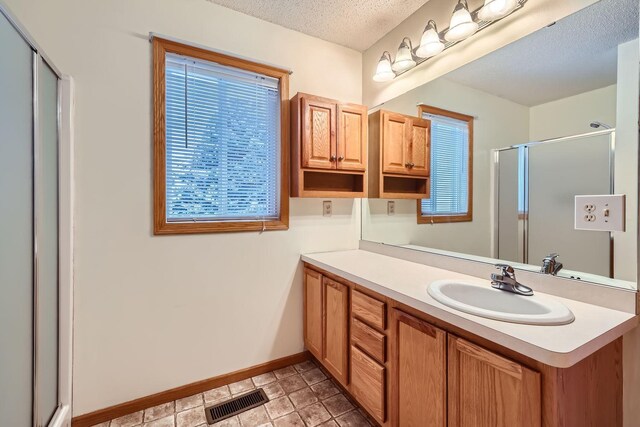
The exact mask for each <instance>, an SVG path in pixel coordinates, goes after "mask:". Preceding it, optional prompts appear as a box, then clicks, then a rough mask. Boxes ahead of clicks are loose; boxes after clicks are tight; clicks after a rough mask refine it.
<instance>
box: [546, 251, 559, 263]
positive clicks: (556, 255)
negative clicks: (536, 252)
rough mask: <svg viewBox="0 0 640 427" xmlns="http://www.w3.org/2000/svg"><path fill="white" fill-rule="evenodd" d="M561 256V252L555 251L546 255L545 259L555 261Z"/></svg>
mask: <svg viewBox="0 0 640 427" xmlns="http://www.w3.org/2000/svg"><path fill="white" fill-rule="evenodd" d="M559 256H560V254H558V253H555V252H554V253H552V254H549V255H547V256H546V257H544V260H545V261H547V260H548V261H555V260H556V258H558V257H559Z"/></svg>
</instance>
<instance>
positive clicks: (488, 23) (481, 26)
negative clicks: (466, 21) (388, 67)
mask: <svg viewBox="0 0 640 427" xmlns="http://www.w3.org/2000/svg"><path fill="white" fill-rule="evenodd" d="M527 1H528V0H518V5H517V6H516V8H515V9H514V10H513V12H511V13H510V14H509V15H507V16H511V15H512V14H514V13H516V12H517V11H519V10H520V9H522V8H523V7H524V5H525V3H526V2H527ZM483 7H484V6H483V5H481V6H480V7H478V8H477V9H475V10H474V11H473V12H471V18H472V19H473V20H474V22H476V23H477V24H478V30H477V31H476V32H475V34H478V33H479V32H480V31H482V30H484V29H485V28H488V27H490V26H491V25H493V24H495V23H496V22H499V21H501V20H502V19H504V18H506V16H505V17H504V18H500V19H496V20H495V21H482V20H480V19H479V18H478V13H479V12H480V10H481V9H482V8H483ZM447 31H449V27H447V28H445V29H444V30H442V31H440V32H439V33H438V34H439V36H440V40H442V41H443V43H444V49H443V51H445V50H447V49H449V48H450V47H452V46H455V45H457V44H458V43H460V42H462V41H464V40H458V41H454V42H449V41H446V39H445V38H444V35H445V33H446V32H447ZM475 34H474V35H475ZM471 37H473V36H471ZM465 40H467V39H465ZM418 47H419V46H418ZM418 47H416V48H415V49H414V50H413V54H414V60H415V62H416V65H415V67H417V66H418V65H420V64H422V63H423V62H425V61H428V60H429V59H431V58H434V57H435V56H433V57H429V58H420V57H418V56H417V55H416V54H415V53H416V50H417V49H418ZM436 56H437V55H436ZM415 67H412V68H410V69H408V70H404V71H400V72H396V77H398V76H401V75H403V74H404V73H406V72H407V71H410V70H412V69H414V68H415Z"/></svg>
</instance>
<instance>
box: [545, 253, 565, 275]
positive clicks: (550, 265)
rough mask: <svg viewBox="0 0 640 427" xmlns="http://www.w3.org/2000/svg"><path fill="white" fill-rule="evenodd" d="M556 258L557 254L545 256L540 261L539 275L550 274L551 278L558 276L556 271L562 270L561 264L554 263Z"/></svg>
mask: <svg viewBox="0 0 640 427" xmlns="http://www.w3.org/2000/svg"><path fill="white" fill-rule="evenodd" d="M556 258H558V254H550V255H547V256H546V257H545V258H544V259H543V260H542V268H540V273H544V274H551V275H553V276H555V275H556V274H558V271H560V270H561V269H562V263H561V262H558V261H556Z"/></svg>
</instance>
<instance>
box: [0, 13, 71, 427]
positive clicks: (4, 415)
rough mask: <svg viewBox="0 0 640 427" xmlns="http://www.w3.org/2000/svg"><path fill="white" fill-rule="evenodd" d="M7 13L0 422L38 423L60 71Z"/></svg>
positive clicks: (0, 175) (53, 333) (1, 113)
mask: <svg viewBox="0 0 640 427" xmlns="http://www.w3.org/2000/svg"><path fill="white" fill-rule="evenodd" d="M0 6H2V5H1V4H0ZM7 16H9V15H6V14H5V13H4V11H3V10H2V9H0V55H2V60H1V61H0V206H2V210H1V212H2V221H0V426H3V427H4V426H11V427H13V426H15V427H28V426H36V427H41V426H46V425H48V424H49V423H50V422H51V420H52V419H53V417H54V414H55V413H56V411H57V410H58V408H59V407H60V396H59V378H58V372H59V369H60V368H59V360H58V358H59V357H58V356H59V330H58V329H59V260H58V258H59V241H60V240H59V231H58V199H59V195H58V188H59V184H58V176H59V174H58V121H59V120H58V105H59V102H58V83H59V78H58V75H57V74H56V73H55V72H53V71H52V70H51V68H49V66H48V65H47V64H46V62H45V61H44V60H43V59H42V57H41V55H39V54H38V53H37V52H36V50H35V48H34V44H32V43H31V42H30V41H28V40H27V39H26V36H24V33H21V32H20V31H18V30H17V29H16V28H18V27H16V26H14V23H13V22H11V21H9V19H8V18H7Z"/></svg>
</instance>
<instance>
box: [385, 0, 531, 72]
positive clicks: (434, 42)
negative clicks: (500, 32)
mask: <svg viewBox="0 0 640 427" xmlns="http://www.w3.org/2000/svg"><path fill="white" fill-rule="evenodd" d="M527 1H528V0H484V2H483V5H482V6H480V7H479V8H477V9H475V10H473V11H470V10H469V6H468V5H467V0H457V3H456V6H455V8H454V9H453V14H452V15H451V21H450V25H449V28H447V29H445V30H443V31H441V32H438V29H437V27H436V23H435V21H433V20H429V21H428V22H427V26H426V27H425V28H424V31H423V32H422V37H421V38H420V46H418V47H417V48H416V49H413V46H412V45H411V39H409V38H408V37H405V38H403V39H402V42H401V43H400V46H399V47H398V52H397V53H396V58H395V61H394V60H393V59H392V58H391V54H389V52H388V51H385V52H384V53H383V54H382V56H381V57H380V60H379V61H378V65H377V67H376V73H375V74H374V76H373V80H374V81H376V82H387V81H390V80H393V79H395V78H396V77H398V76H400V75H402V74H404V73H406V72H407V71H409V70H411V69H412V68H414V67H415V66H417V65H420V64H422V63H423V62H425V61H427V60H428V59H429V58H432V57H434V56H436V55H438V54H439V53H441V52H442V51H444V50H446V49H449V48H450V47H452V46H454V45H456V44H458V43H460V42H461V41H463V40H464V39H466V38H468V37H470V36H472V35H473V34H475V33H477V32H480V31H482V30H484V29H485V28H487V27H489V26H490V25H492V24H493V23H495V22H498V21H499V20H500V19H502V18H504V17H506V16H508V15H510V14H511V13H512V12H515V11H518V10H520V9H522V8H523V7H524V5H525V3H526V2H527Z"/></svg>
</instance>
